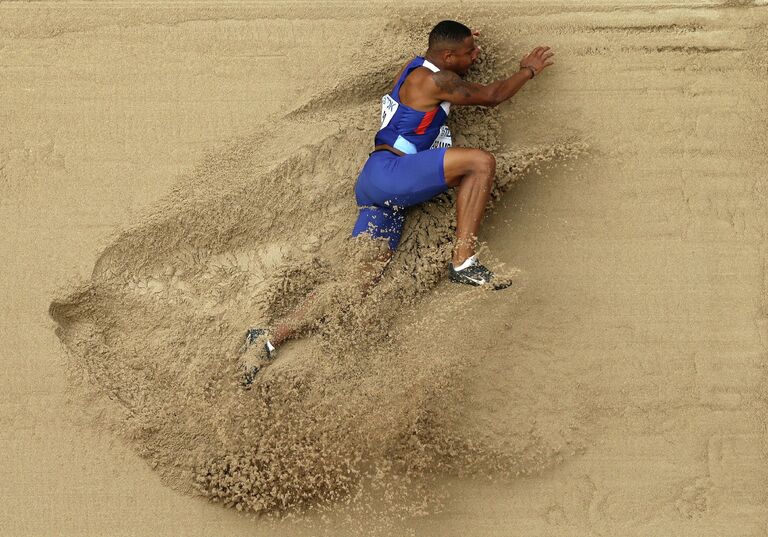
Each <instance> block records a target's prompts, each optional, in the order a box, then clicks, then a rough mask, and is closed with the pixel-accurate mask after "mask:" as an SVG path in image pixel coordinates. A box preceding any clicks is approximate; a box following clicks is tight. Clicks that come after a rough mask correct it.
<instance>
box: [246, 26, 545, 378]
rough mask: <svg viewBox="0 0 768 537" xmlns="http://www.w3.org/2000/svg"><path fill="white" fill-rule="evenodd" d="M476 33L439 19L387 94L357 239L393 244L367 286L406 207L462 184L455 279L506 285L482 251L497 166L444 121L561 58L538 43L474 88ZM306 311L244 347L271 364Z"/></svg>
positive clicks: (364, 179) (504, 94)
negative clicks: (460, 142)
mask: <svg viewBox="0 0 768 537" xmlns="http://www.w3.org/2000/svg"><path fill="white" fill-rule="evenodd" d="M478 36H479V34H478V33H477V32H473V31H471V30H470V29H469V28H468V27H467V26H465V25H463V24H461V23H458V22H454V21H442V22H440V23H438V24H437V25H436V26H435V27H434V28H433V29H432V31H431V32H430V34H429V47H428V48H427V52H426V54H424V56H423V57H422V56H418V57H416V58H414V59H413V60H411V61H410V62H409V63H408V64H407V65H405V67H403V69H402V70H401V71H400V73H399V74H398V76H397V78H396V79H395V84H394V87H393V88H392V91H390V92H389V93H388V94H387V95H385V96H384V97H383V98H382V110H381V127H380V129H379V131H378V132H377V133H376V138H375V142H374V150H373V152H372V153H371V154H370V156H369V158H368V160H367V162H366V163H365V166H363V170H362V171H361V172H360V176H359V177H358V179H357V183H356V185H355V196H356V198H357V203H358V205H359V206H360V212H359V215H358V218H357V222H356V223H355V226H354V229H353V231H352V235H353V236H359V235H368V236H370V237H371V238H373V239H380V240H382V241H386V246H385V247H383V248H382V252H381V254H380V255H379V257H378V261H380V264H379V265H378V266H379V267H380V268H379V269H378V270H373V271H371V273H369V275H368V276H369V278H368V281H367V282H366V283H365V284H364V285H368V286H369V285H372V284H373V283H375V282H376V281H377V280H378V278H379V277H380V276H381V270H383V267H384V266H385V265H386V263H387V262H388V261H389V259H391V257H392V254H393V252H394V251H395V249H396V248H397V245H398V243H399V242H400V235H401V232H402V229H403V225H404V223H405V209H406V208H407V207H410V206H413V205H418V204H420V203H423V202H425V201H427V200H429V199H431V198H434V197H435V196H437V195H438V194H440V193H442V192H444V191H446V190H448V189H449V188H456V189H457V196H456V243H455V246H454V249H453V256H452V261H451V263H450V264H449V267H448V275H449V278H450V279H451V280H452V281H454V282H456V283H461V284H468V285H474V286H490V287H492V288H494V289H501V288H503V287H505V286H506V285H505V284H503V283H500V282H496V281H494V275H493V273H492V272H491V271H490V270H488V269H487V268H486V267H484V266H483V265H481V264H480V263H479V262H478V260H477V257H476V255H475V248H476V244H477V235H478V232H479V229H480V223H481V222H482V219H483V216H484V213H485V207H486V205H487V204H488V200H489V198H490V194H491V188H492V186H493V181H494V176H495V172H496V160H495V159H494V157H493V155H492V154H491V153H489V152H487V151H484V150H482V149H472V148H458V147H451V133H450V130H449V129H448V127H447V125H446V124H445V123H446V120H447V118H448V113H449V111H450V108H451V106H452V105H454V106H456V105H480V106H496V105H498V104H500V103H502V102H504V101H506V100H507V99H509V98H510V97H512V96H513V95H514V94H515V93H517V91H518V90H519V89H520V88H522V87H523V85H524V84H525V83H526V82H527V81H528V80H531V79H532V78H534V77H535V76H536V75H538V74H539V73H540V72H541V71H543V70H544V69H545V68H547V67H548V66H550V65H552V64H553V61H552V59H551V58H552V56H553V54H554V53H553V52H551V51H550V49H549V47H537V48H535V49H534V50H533V51H532V52H531V53H530V54H528V55H527V56H526V57H525V58H523V59H522V61H521V62H520V70H519V71H517V72H516V73H514V74H513V75H511V76H510V77H508V78H506V79H503V80H498V81H496V82H493V83H492V84H488V85H481V84H475V83H473V82H467V81H466V80H464V79H463V78H462V77H463V76H464V75H465V74H466V73H467V71H468V70H469V68H470V67H471V66H472V65H473V64H474V63H475V61H476V60H477V57H478V55H479V54H480V47H478V46H477V44H476V43H475V38H476V37H478ZM311 297H312V295H310V300H311ZM305 309H306V307H302V308H299V309H298V310H297V311H295V312H294V313H293V314H291V315H289V316H288V317H286V318H285V319H284V321H283V322H280V323H278V324H277V325H276V326H275V328H274V330H272V331H267V330H266V329H263V328H254V329H251V330H249V331H248V333H247V335H246V347H247V346H249V345H252V344H256V345H258V347H257V348H258V349H259V351H260V352H261V353H262V354H263V357H264V359H267V360H268V359H271V358H272V357H273V354H274V351H275V347H276V346H278V345H279V344H280V343H282V342H283V341H285V340H286V339H288V338H289V337H290V336H292V335H293V334H294V333H295V331H296V327H297V326H298V325H299V324H300V321H301V319H302V317H303V314H304V311H305ZM257 372H258V366H254V367H252V368H251V369H250V370H249V372H248V373H246V379H245V384H246V385H249V384H250V383H251V382H252V381H253V375H255V374H256V373H257Z"/></svg>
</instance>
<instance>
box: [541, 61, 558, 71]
mask: <svg viewBox="0 0 768 537" xmlns="http://www.w3.org/2000/svg"><path fill="white" fill-rule="evenodd" d="M550 65H555V62H553V61H548V62H546V63H545V64H544V67H549V66H550ZM542 69H543V67H542Z"/></svg>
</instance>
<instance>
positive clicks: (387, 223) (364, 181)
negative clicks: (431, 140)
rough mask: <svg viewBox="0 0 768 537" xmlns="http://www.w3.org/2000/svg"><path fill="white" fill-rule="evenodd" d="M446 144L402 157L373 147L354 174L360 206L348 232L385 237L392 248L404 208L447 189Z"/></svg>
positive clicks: (403, 218)
mask: <svg viewBox="0 0 768 537" xmlns="http://www.w3.org/2000/svg"><path fill="white" fill-rule="evenodd" d="M447 149H448V148H447V147H440V148H438V149H429V150H427V151H420V152H418V153H414V154H413V155H403V156H402V157H400V156H397V155H395V154H394V153H390V152H389V151H375V152H374V153H371V156H370V157H368V160H367V161H366V163H365V166H363V170H362V171H361V172H360V176H359V177H358V178H357V184H355V197H356V198H357V204H358V205H359V206H360V214H359V215H358V217H357V222H356V223H355V228H354V229H353V230H352V236H353V237H356V236H357V235H360V234H361V233H370V235H371V237H374V238H385V239H387V240H388V241H389V248H390V249H391V250H394V249H395V248H397V245H398V243H399V242H400V235H401V234H402V232H403V225H404V224H405V208H406V207H411V206H413V205H418V204H419V203H424V202H425V201H427V200H430V199H432V198H434V197H435V196H437V195H438V194H441V193H442V192H445V191H446V190H448V185H447V184H445V168H444V164H443V160H444V158H445V152H446V150H447Z"/></svg>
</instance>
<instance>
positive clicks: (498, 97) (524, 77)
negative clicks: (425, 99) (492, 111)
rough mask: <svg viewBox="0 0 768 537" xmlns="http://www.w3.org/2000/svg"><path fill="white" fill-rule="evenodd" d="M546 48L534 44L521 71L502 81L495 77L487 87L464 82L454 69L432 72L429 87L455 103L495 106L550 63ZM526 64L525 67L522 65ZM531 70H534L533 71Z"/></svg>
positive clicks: (523, 63) (441, 96)
mask: <svg viewBox="0 0 768 537" xmlns="http://www.w3.org/2000/svg"><path fill="white" fill-rule="evenodd" d="M552 55H553V53H552V52H549V47H537V48H535V49H534V50H533V52H531V53H530V54H529V55H528V56H526V57H525V58H523V60H522V61H521V62H520V66H521V68H520V70H519V71H518V72H517V73H515V74H514V75H512V76H510V77H509V78H507V79H504V80H497V81H496V82H493V83H491V84H488V85H487V86H484V85H482V84H475V83H474V82H467V81H466V80H463V79H462V78H461V77H460V76H459V75H457V74H456V73H454V72H453V71H445V70H443V71H438V72H436V73H433V74H432V78H431V85H432V86H433V87H432V88H430V89H431V90H432V92H433V95H434V96H435V98H437V99H438V100H441V101H448V102H449V103H451V104H458V105H472V104H475V105H480V106H496V105H497V104H500V103H503V102H504V101H506V100H507V99H509V98H511V97H512V96H513V95H514V94H515V93H517V92H518V90H519V89H520V88H522V87H523V85H524V84H525V83H526V82H527V81H528V80H530V79H531V78H533V74H534V73H533V71H535V72H536V74H538V73H540V72H541V71H543V70H544V69H545V68H546V67H548V66H550V65H552V64H553V62H552V61H551V60H550V59H549V58H551V57H552ZM523 66H526V67H523ZM532 69H533V71H532Z"/></svg>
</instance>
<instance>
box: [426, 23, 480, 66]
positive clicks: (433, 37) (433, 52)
mask: <svg viewBox="0 0 768 537" xmlns="http://www.w3.org/2000/svg"><path fill="white" fill-rule="evenodd" d="M427 54H428V55H429V56H430V57H431V58H439V59H440V60H441V63H442V65H440V68H441V69H448V70H449V71H454V72H456V73H459V74H460V75H463V74H464V73H466V72H467V70H468V69H469V68H470V67H471V66H472V64H473V63H475V60H477V57H478V55H479V54H480V47H478V46H477V45H476V44H475V36H474V35H472V30H470V29H469V28H467V27H466V26H464V25H463V24H461V23H460V22H456V21H442V22H438V23H437V24H436V25H435V27H434V28H432V31H431V32H429V48H428V49H427Z"/></svg>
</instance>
